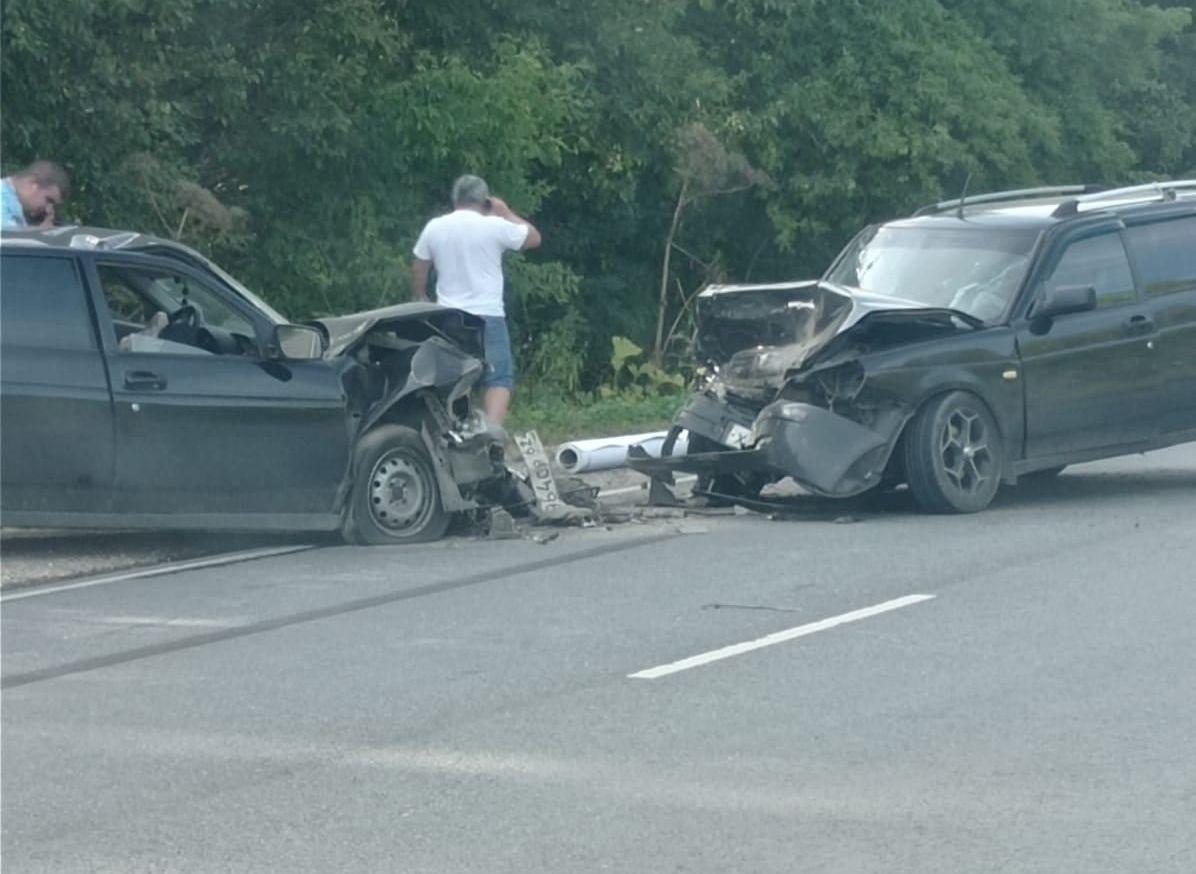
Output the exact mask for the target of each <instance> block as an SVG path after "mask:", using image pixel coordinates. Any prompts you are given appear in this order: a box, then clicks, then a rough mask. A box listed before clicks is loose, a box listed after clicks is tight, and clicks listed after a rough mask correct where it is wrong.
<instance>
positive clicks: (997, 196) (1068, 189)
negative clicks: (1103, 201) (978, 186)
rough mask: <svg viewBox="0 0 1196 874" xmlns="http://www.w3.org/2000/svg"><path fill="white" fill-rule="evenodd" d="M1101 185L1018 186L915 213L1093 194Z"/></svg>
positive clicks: (957, 200) (975, 195)
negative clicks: (1009, 189) (1013, 188)
mask: <svg viewBox="0 0 1196 874" xmlns="http://www.w3.org/2000/svg"><path fill="white" fill-rule="evenodd" d="M1102 190H1103V186H1099V185H1048V186H1045V187H1042V188H1018V189H1015V190H1013V191H995V192H993V193H991V194H974V195H972V196H971V197H959V198H956V199H955V200H942V201H939V202H938V203H932V204H928V205H927V206H924V207H922V208H921V209H919V210H918V211H917V212H915V213H914V215H916V216H918V215H934V214H936V213H940V212H947V211H948V210H951V209H961V208H962V207H966V206H976V205H977V204H985V203H1006V202H1009V201H1017V200H1035V199H1039V198H1047V197H1069V196H1073V195H1084V194H1091V193H1094V192H1097V191H1102Z"/></svg>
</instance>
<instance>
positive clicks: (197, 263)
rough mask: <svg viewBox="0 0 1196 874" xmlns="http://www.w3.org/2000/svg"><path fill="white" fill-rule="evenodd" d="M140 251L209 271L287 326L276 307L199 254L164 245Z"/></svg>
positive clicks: (276, 320)
mask: <svg viewBox="0 0 1196 874" xmlns="http://www.w3.org/2000/svg"><path fill="white" fill-rule="evenodd" d="M139 251H142V252H145V253H147V254H150V255H158V256H161V257H165V258H174V259H176V260H181V261H183V262H184V263H188V264H191V265H192V266H193V267H200V268H202V269H204V270H207V271H209V272H211V273H213V274H215V275H216V276H217V277H218V278H219V279H220V280H221V281H223V282H224V283H225V284H226V285H228V287H229V288H231V289H232V290H233V291H235V292H236V293H237V294H239V295H240V296H241V297H243V298H244V299H245V300H247V301H249V303H250V304H252V305H253V306H254V307H255V308H256V309H257V310H258V311H259V312H261V313H263V314H264V315H265V316H266V318H268V319H269V320H270V321H271V322H273V323H274V324H276V325H285V324H287V323H288V320H287V317H286V316H284V315H283V314H282V313H280V312H279V311H278V310H276V309H274V307H272V306H270V304H268V303H266V302H265V301H264V300H262V299H261V298H260V297H258V296H257V295H256V294H254V293H253V292H252V291H250V290H249V289H248V288H246V287H245V286H244V285H242V284H241V283H240V282H239V281H238V280H237V279H236V278H235V277H233V276H232V275H230V274H229V273H227V272H226V271H224V270H223V269H222V268H221V267H220V265H218V264H216V263H215V262H213V261H209V260H208V259H207V258H204V257H202V256H201V255H199V254H198V253H197V252H193V251H190V250H187V249H183V248H181V247H176V246H163V245H155V246H141V247H139Z"/></svg>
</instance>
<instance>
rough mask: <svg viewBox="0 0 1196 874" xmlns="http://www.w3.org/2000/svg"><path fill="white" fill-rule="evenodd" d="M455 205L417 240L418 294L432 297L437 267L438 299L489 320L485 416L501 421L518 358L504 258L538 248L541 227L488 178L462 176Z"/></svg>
mask: <svg viewBox="0 0 1196 874" xmlns="http://www.w3.org/2000/svg"><path fill="white" fill-rule="evenodd" d="M453 206H454V210H453V211H452V212H450V213H449V214H448V215H442V216H440V217H439V218H434V219H432V220H431V221H430V222H428V223H427V224H426V225H425V226H424V229H423V231H422V232H421V233H420V235H419V239H418V240H417V241H416V243H415V249H414V250H413V251H414V254H415V264H414V265H413V266H412V268H411V279H412V287H413V288H414V289H415V299H416V300H429V297H428V273H429V271H430V270H431V268H432V267H435V268H436V301H437V303H441V304H443V305H444V306H449V307H456V308H458V309H462V310H465V311H466V312H469V313H473V314H474V315H476V316H481V317H482V318H484V319H485V320H486V328H485V343H486V375H485V376H484V377H483V378H482V386H483V387H484V388H485V389H486V417H487V418H488V419H489V420H490V421H491V422H494V423H495V424H498V425H501V424H502V423H503V420H504V419H505V418H506V415H507V410H508V409H509V408H510V406H511V393H512V391H514V388H515V359H514V356H513V355H512V353H511V336H510V333H509V332H508V330H507V320H506V310H505V309H504V308H503V296H502V295H503V275H502V258H503V255H504V254H505V253H506V252H507V251H508V250H512V249H514V250H527V249H534V248H536V247H537V246H539V245H540V232H539V231H537V230H536V229H535V227H533V226H532V223H531V222H529V221H527V220H526V219H524V218H521V217H520V216H518V215H516V214H515V212H514V211H513V210H512V209H511V208H510V207H509V206H507V205H506V203H504V202H503V201H501V200H499V199H498V198H497V197H491V196H490V190H489V188H488V187H487V186H486V182H485V180H483V179H481V178H479V177H477V176H462V177H461V178H459V179H458V180H457V181H456V182H454V183H453Z"/></svg>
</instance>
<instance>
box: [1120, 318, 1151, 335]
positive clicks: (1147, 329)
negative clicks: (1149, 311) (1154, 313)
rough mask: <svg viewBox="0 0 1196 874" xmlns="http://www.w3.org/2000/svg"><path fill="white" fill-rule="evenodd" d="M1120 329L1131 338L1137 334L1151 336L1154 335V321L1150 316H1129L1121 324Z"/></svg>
mask: <svg viewBox="0 0 1196 874" xmlns="http://www.w3.org/2000/svg"><path fill="white" fill-rule="evenodd" d="M1121 329H1122V330H1123V331H1125V333H1126V334H1128V335H1129V336H1131V337H1135V336H1137V335H1139V334H1153V333H1154V319H1152V318H1151V317H1150V316H1144V315H1141V314H1139V315H1136V316H1130V317H1129V318H1128V319H1126V320H1125V321H1124V322H1122V323H1121Z"/></svg>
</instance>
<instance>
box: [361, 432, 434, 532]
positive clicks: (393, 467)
mask: <svg viewBox="0 0 1196 874" xmlns="http://www.w3.org/2000/svg"><path fill="white" fill-rule="evenodd" d="M432 489H433V484H432V480H431V475H430V474H429V473H428V471H427V468H426V466H425V465H423V464H420V463H419V462H418V461H417V460H416V459H413V458H412V457H411V456H410V455H409V454H408V453H406V452H404V451H403V450H401V449H395V450H391V451H390V452H388V453H386V454H385V455H383V456H382V457H381V458H379V459H378V462H377V463H376V464H375V465H374V469H373V470H372V471H371V472H370V479H369V505H370V515H371V516H372V517H373V519H374V521H375V522H376V523H377V524H378V526H379V527H381V528H385V529H386V530H387V531H391V532H395V533H402V532H404V531H414V530H418V529H419V527H420V525H421V524H422V523H424V522H426V521H427V519H428V517H429V516H431V514H432V494H433V492H432Z"/></svg>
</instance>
